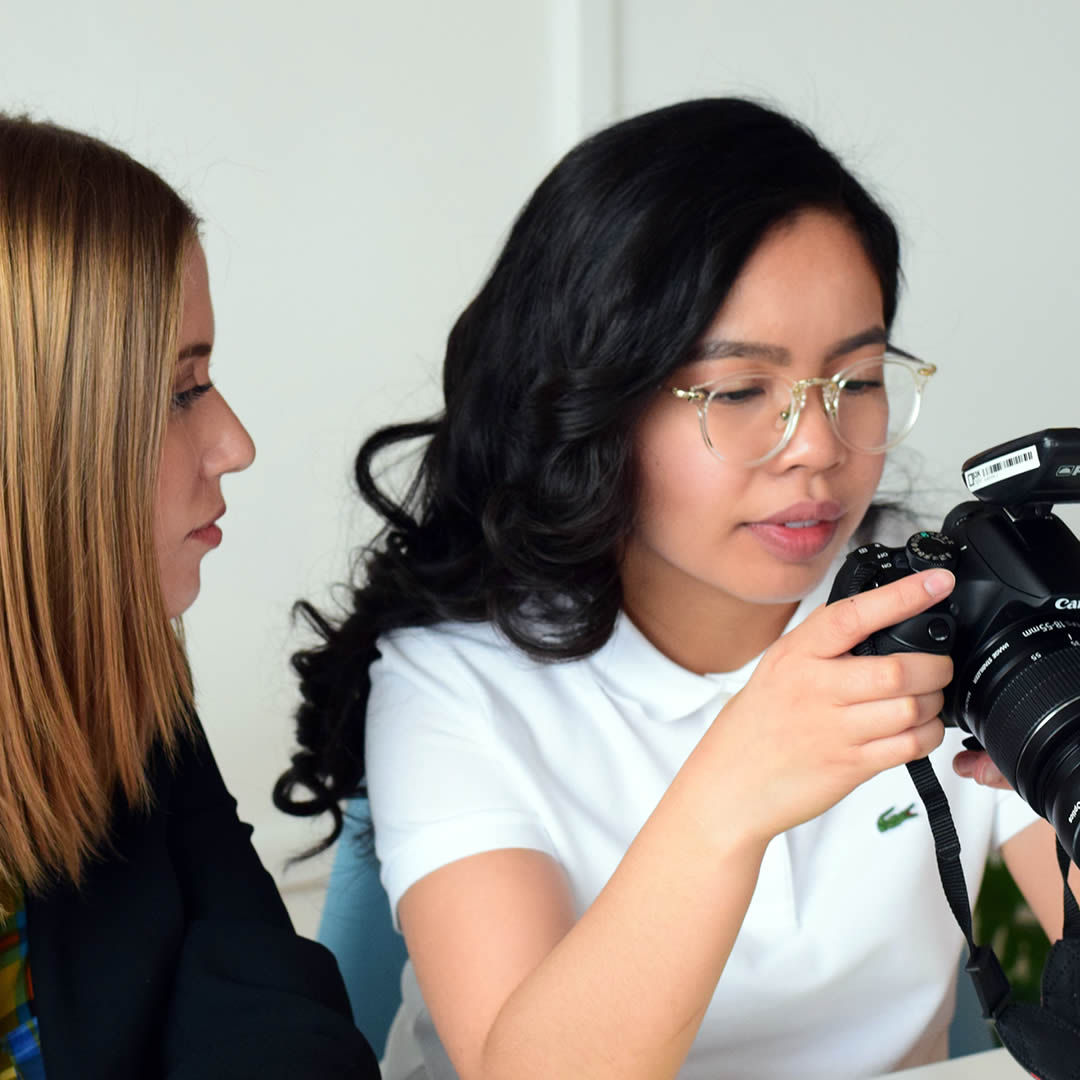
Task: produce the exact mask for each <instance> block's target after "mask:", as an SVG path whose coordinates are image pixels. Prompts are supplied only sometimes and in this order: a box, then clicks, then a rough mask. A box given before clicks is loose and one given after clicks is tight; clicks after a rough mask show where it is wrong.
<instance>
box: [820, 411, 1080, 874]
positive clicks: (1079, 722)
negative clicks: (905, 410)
mask: <svg viewBox="0 0 1080 1080" xmlns="http://www.w3.org/2000/svg"><path fill="white" fill-rule="evenodd" d="M963 475H964V482H965V483H966V484H967V487H968V489H969V490H970V491H971V493H972V494H973V495H975V496H976V498H977V499H978V500H980V501H978V502H974V501H973V502H965V503H961V504H960V505H959V506H957V507H955V508H954V509H953V510H952V511H951V512H950V513H949V514H948V516H947V517H946V518H945V523H944V524H943V525H942V527H941V531H940V532H917V533H915V534H914V535H913V536H912V537H911V538H910V539H909V540H908V542H907V543H906V544H905V545H904V546H903V547H897V548H889V547H885V546H883V545H882V544H876V543H871V544H866V545H865V546H863V547H860V548H858V549H856V550H855V551H852V552H851V554H849V555H848V557H847V559H846V560H845V562H844V565H843V566H842V567H841V569H840V572H839V573H838V574H837V576H836V580H835V582H834V583H833V588H832V592H831V594H830V596H829V603H832V602H833V601H834V600H839V599H841V598H843V597H848V596H854V595H855V594H856V593H860V592H865V591H866V590H868V589H873V588H876V587H877V586H879V585H884V584H886V583H888V582H890V581H894V580H896V579H897V578H900V577H902V576H904V575H905V574H911V573H914V572H916V571H918V570H927V569H930V568H932V567H936V566H941V567H944V568H945V569H947V570H952V571H953V573H954V574H955V575H956V587H955V589H954V590H953V592H952V593H951V595H950V596H948V597H947V598H946V599H945V600H943V601H942V602H941V603H939V604H936V605H934V607H932V608H930V609H929V610H928V611H925V612H923V613H922V614H920V615H916V616H915V617H913V618H911V619H906V620H904V621H903V622H900V623H897V624H896V625H895V626H890V627H886V628H885V629H883V630H880V631H878V632H877V633H875V634H873V635H871V636H870V637H869V638H867V640H866V641H864V642H862V643H861V644H859V645H858V646H856V648H855V649H854V650H853V652H855V653H859V654H863V655H867V654H870V655H873V654H884V653H895V652H905V651H907V652H932V653H949V654H950V655H951V656H952V658H953V663H954V672H953V680H952V682H951V683H949V685H948V686H947V687H946V688H945V707H944V708H943V709H942V713H941V715H942V719H943V720H944V721H945V723H946V724H948V725H950V726H953V727H959V728H962V729H963V730H964V731H967V732H968V733H969V734H970V735H971V736H973V737H974V740H977V742H978V743H979V744H980V745H981V746H982V747H985V749H986V751H987V753H989V755H990V757H991V759H992V760H993V762H994V764H995V765H996V766H997V767H998V768H999V769H1000V770H1001V772H1002V773H1003V774H1004V776H1005V777H1006V778H1007V779H1008V781H1009V783H1010V784H1012V786H1013V787H1014V788H1015V789H1016V790H1017V791H1018V792H1019V793H1020V795H1021V796H1022V797H1023V799H1024V800H1025V802H1027V803H1028V804H1029V805H1030V806H1031V807H1032V809H1034V810H1035V811H1036V812H1038V813H1039V814H1041V815H1042V816H1043V817H1045V818H1047V819H1048V820H1049V821H1050V823H1051V824H1052V825H1053V826H1054V829H1055V830H1056V831H1057V835H1058V837H1059V838H1060V840H1061V843H1062V846H1063V847H1064V848H1065V850H1066V851H1067V852H1068V854H1069V857H1070V858H1071V859H1072V860H1073V862H1080V541H1078V540H1077V538H1076V536H1074V535H1073V533H1072V532H1071V531H1070V530H1069V528H1068V527H1067V526H1066V525H1065V523H1064V522H1063V521H1061V519H1060V518H1058V517H1055V516H1054V514H1053V513H1052V512H1051V511H1052V509H1053V505H1054V504H1055V503H1062V502H1080V429H1077V428H1048V429H1046V430H1045V431H1040V432H1037V433H1036V434H1034V435H1027V436H1025V437H1023V438H1020V439H1013V440H1012V441H1011V442H1007V443H1002V444H1001V445H999V446H995V447H993V449H990V450H986V451H984V452H983V453H981V454H977V455H976V456H975V457H972V458H969V459H968V460H967V461H965V462H964V466H963ZM965 745H974V743H973V741H972V739H969V740H968V741H967V743H966V744H965Z"/></svg>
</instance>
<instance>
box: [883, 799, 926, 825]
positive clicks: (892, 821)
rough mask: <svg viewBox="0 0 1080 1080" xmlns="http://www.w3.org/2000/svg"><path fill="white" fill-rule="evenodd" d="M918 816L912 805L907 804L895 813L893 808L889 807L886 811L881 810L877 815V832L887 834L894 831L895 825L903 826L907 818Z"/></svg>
mask: <svg viewBox="0 0 1080 1080" xmlns="http://www.w3.org/2000/svg"><path fill="white" fill-rule="evenodd" d="M918 816H919V815H918V813H917V812H916V810H915V804H914V803H908V805H907V806H906V807H905V808H904V809H903V810H900V811H897V810H896V807H895V806H890V807H889V809H888V810H883V811H882V812H881V813H880V814H878V819H877V828H878V832H888V831H889V830H890V829H895V828H896V826H897V825H903V824H904V822H905V821H907V820H908V818H913V817H918Z"/></svg>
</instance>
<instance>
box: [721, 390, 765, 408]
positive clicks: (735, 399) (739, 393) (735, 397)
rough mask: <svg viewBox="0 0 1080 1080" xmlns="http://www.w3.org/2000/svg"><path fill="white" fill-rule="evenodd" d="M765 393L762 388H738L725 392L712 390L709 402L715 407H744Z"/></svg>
mask: <svg viewBox="0 0 1080 1080" xmlns="http://www.w3.org/2000/svg"><path fill="white" fill-rule="evenodd" d="M764 393H765V388H764V387H762V386H740V387H732V388H731V389H727V390H714V391H713V392H712V394H711V395H710V400H711V402H713V403H715V404H717V405H745V404H747V403H748V402H751V401H753V400H754V399H755V398H759V397H761V396H762V395H763V394H764Z"/></svg>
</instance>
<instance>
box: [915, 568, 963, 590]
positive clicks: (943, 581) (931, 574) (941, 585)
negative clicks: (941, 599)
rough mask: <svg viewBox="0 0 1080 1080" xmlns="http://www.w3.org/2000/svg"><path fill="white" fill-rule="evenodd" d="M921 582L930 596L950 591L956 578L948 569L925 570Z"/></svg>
mask: <svg viewBox="0 0 1080 1080" xmlns="http://www.w3.org/2000/svg"><path fill="white" fill-rule="evenodd" d="M922 583H923V588H924V589H925V590H926V591H927V592H928V593H929V594H930V595H931V596H944V595H945V594H946V593H948V592H952V587H953V585H954V584H955V583H956V578H954V577H953V576H952V574H950V573H949V571H948V570H927V571H926V572H925V573H924V574H923V576H922Z"/></svg>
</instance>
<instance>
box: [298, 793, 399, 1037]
mask: <svg viewBox="0 0 1080 1080" xmlns="http://www.w3.org/2000/svg"><path fill="white" fill-rule="evenodd" d="M370 825H371V822H370V818H369V816H368V806H367V800H366V799H354V800H353V801H352V802H351V803H350V804H349V806H348V808H347V812H346V819H345V831H344V832H343V833H342V835H341V836H340V837H339V839H338V842H337V854H336V856H335V857H334V866H333V869H332V870H331V872H330V884H329V886H328V888H327V893H326V903H325V905H324V907H323V913H322V920H321V922H320V923H319V933H318V940H319V941H321V942H322V943H323V944H324V945H325V946H326V947H327V948H328V949H330V951H331V952H332V953H333V954H334V955H335V956H336V957H337V961H338V966H339V967H340V968H341V974H342V977H343V978H344V979H345V987H346V989H347V990H348V991H349V1000H350V1002H351V1003H352V1010H353V1018H354V1020H355V1021H356V1026H357V1027H358V1028H359V1029H360V1030H361V1031H362V1032H363V1033H364V1036H365V1037H366V1038H367V1041H368V1042H369V1043H371V1046H372V1049H373V1050H374V1051H375V1053H376V1055H377V1056H378V1057H380V1058H381V1057H382V1056H383V1051H384V1050H385V1047H386V1035H387V1032H388V1031H389V1030H390V1022H391V1021H392V1020H393V1018H394V1013H395V1012H397V1008H398V1006H399V1005H400V1004H401V969H402V966H403V965H404V963H405V959H406V956H407V953H406V951H405V941H404V939H403V938H402V937H401V935H400V934H399V933H397V931H396V930H394V927H393V923H392V922H391V918H390V901H389V899H388V897H387V895H386V891H385V890H384V889H383V887H382V884H381V882H380V881H379V864H378V861H377V860H376V858H375V853H374V851H373V850H372V847H371V835H370ZM365 840H366V843H365Z"/></svg>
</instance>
